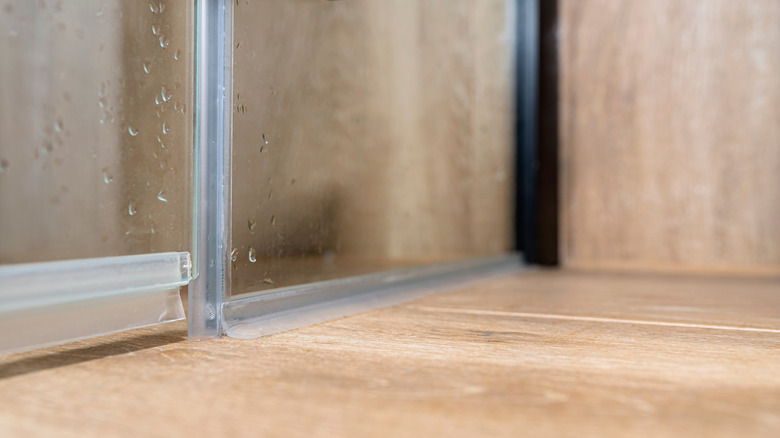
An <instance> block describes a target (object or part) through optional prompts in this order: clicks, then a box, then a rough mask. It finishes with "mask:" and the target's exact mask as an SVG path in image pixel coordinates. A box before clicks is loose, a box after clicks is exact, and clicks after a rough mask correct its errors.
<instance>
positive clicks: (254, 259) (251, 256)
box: [249, 246, 257, 263]
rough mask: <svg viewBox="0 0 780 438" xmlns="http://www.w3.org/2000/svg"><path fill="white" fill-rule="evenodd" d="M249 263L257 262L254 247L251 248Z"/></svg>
mask: <svg viewBox="0 0 780 438" xmlns="http://www.w3.org/2000/svg"><path fill="white" fill-rule="evenodd" d="M249 261H250V262H251V263H254V262H256V261H257V254H256V253H255V249H254V248H253V247H251V246H250V247H249Z"/></svg>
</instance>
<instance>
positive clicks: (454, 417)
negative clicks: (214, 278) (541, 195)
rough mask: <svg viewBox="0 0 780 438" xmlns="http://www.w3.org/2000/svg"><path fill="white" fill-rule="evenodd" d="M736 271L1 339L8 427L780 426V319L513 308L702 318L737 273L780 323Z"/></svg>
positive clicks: (763, 295) (369, 432)
mask: <svg viewBox="0 0 780 438" xmlns="http://www.w3.org/2000/svg"><path fill="white" fill-rule="evenodd" d="M730 281H731V280H729V281H722V280H712V279H707V278H685V277H679V278H673V277H668V278H667V277H639V276H637V277H633V276H625V275H619V276H598V277H597V278H590V279H589V277H588V275H585V274H577V273H567V272H536V273H533V272H529V273H524V274H520V275H515V276H511V277H505V278H500V279H495V280H490V281H486V282H484V283H483V284H480V285H479V286H476V287H470V288H468V289H464V290H461V291H457V292H453V293H449V294H442V295H438V296H431V297H428V298H425V299H423V300H419V301H416V302H412V303H409V304H406V305H402V306H397V307H393V308H388V309H382V310H378V311H373V312H367V313H364V314H360V315H356V316H352V317H349V318H342V319H340V320H336V321H331V322H328V323H324V324H319V325H316V326H312V327H307V328H303V329H299V330H294V331H291V332H287V333H280V334H277V335H273V336H269V337H266V338H262V339H257V340H252V341H245V340H234V339H221V340H219V341H216V342H207V343H189V342H186V341H185V340H184V337H185V332H184V329H185V326H184V325H183V324H182V323H174V324H169V325H167V326H161V327H156V328H147V329H142V330H136V331H133V332H127V333H122V334H117V335H112V336H108V337H104V338H102V339H98V340H91V341H81V342H78V343H74V344H70V345H67V346H61V347H56V348H50V349H47V350H40V351H34V352H29V353H23V354H16V355H11V356H5V357H2V358H0V393H1V394H2V395H3V397H2V399H0V435H1V436H4V437H5V436H30V435H52V434H56V435H58V436H71V435H72V436H95V435H100V436H105V435H109V436H111V435H114V436H139V435H142V436H171V435H184V434H187V435H189V436H225V435H228V434H231V435H236V436H469V437H471V436H513V437H515V436H577V437H582V436H602V437H603V436H607V437H609V436H631V435H640V436H670V435H674V436H688V435H696V436H740V437H744V436H778V434H779V433H780V335H779V334H777V333H772V332H744V331H738V330H713V329H707V328H697V327H687V326H657V325H642V324H636V325H634V324H622V323H614V322H608V321H588V320H576V319H548V318H532V317H531V318H529V317H522V316H521V317H518V316H517V315H515V314H516V313H518V312H517V311H518V310H521V311H523V312H528V311H532V310H533V311H544V312H547V313H549V312H552V313H554V311H555V310H556V309H558V308H561V309H563V310H565V312H564V313H563V315H575V316H576V315H577V311H580V312H581V314H582V315H606V316H608V317H618V316H619V317H621V318H637V317H639V316H642V317H644V316H646V315H644V314H643V313H642V312H643V311H644V310H646V309H645V308H644V307H643V306H645V307H646V306H656V307H658V308H659V309H660V310H656V312H657V314H654V316H653V318H655V320H657V321H661V320H663V318H667V320H670V321H673V322H674V321H677V319H675V318H677V316H678V314H679V313H684V314H685V315H686V316H685V318H683V319H684V320H685V321H694V322H711V321H709V320H708V319H707V317H708V315H716V316H718V315H721V316H722V315H724V314H730V313H729V312H731V310H729V309H721V311H722V312H723V313H721V314H719V313H717V312H716V310H717V306H718V305H732V304H733V303H732V301H729V300H731V298H728V291H729V290H732V289H733V290H741V291H742V296H749V297H750V300H749V301H750V303H752V304H751V305H750V306H748V304H745V303H743V304H742V307H739V309H740V311H743V312H746V313H744V314H742V315H741V318H742V319H741V320H740V319H738V318H737V317H736V316H737V315H736V314H735V315H734V316H733V317H732V318H731V319H728V318H725V319H724V318H721V319H722V320H726V321H727V322H731V323H736V322H738V323H740V324H742V325H743V326H744V325H761V326H767V327H776V324H775V323H776V322H775V323H773V322H772V321H771V315H772V310H774V311H777V309H778V307H777V301H776V295H777V292H778V290H777V288H776V287H772V284H771V283H769V284H767V285H765V284H764V283H760V282H759V283H753V282H751V281H748V280H746V279H740V280H738V281H737V280H735V281H734V283H733V284H731V283H729V282H730ZM714 284H721V285H722V286H720V289H718V288H717V287H715V286H713V285H714ZM723 284H726V285H725V286H723ZM739 284H742V286H739ZM697 285H698V286H697ZM775 285H776V284H775ZM713 287H715V289H713ZM696 290H698V293H697V292H695V291H696ZM577 291H580V292H579V294H580V295H579V304H578V302H577V297H578V295H577V294H578V292H577ZM713 291H714V292H713ZM713 293H714V295H713ZM591 294H595V296H591ZM686 294H687V295H688V296H687V297H686V298H685V299H682V298H679V296H678V295H686ZM713 297H714V298H713ZM718 297H720V298H718ZM586 298H587V299H586ZM599 303H601V304H599ZM637 303H639V304H637ZM681 303H682V304H681ZM685 303H687V304H685ZM683 304H685V305H683ZM694 304H695V305H697V306H698V308H701V309H708V310H707V311H706V312H703V316H702V315H699V313H697V312H692V311H690V309H689V310H687V311H686V312H687V313H686V312H681V311H677V310H670V309H668V308H669V307H670V306H678V307H684V308H687V307H692V306H693V305H694ZM620 306H625V308H626V309H627V310H626V313H623V314H621V313H620V312H618V310H617V309H618V308H619V307H620ZM751 306H752V307H751ZM633 307H638V309H633V310H631V309H632V308H633ZM431 309H447V310H448V311H436V310H431ZM449 310H454V311H455V312H452V311H449ZM469 310H477V311H479V312H483V313H479V312H477V313H468V312H466V311H469ZM485 310H487V311H495V312H504V314H490V313H484V311H485ZM664 312H666V313H664ZM750 312H753V314H756V315H759V319H760V323H758V324H753V323H752V322H751V321H750V318H751V315H752V314H751V313H750ZM643 315H644V316H643ZM691 315H693V316H691ZM719 317H720V316H719ZM714 322H718V323H723V321H721V320H718V321H714Z"/></svg>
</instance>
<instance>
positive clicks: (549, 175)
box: [535, 0, 560, 266]
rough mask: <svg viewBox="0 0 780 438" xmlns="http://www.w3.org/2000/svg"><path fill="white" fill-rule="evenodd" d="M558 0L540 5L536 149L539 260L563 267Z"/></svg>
mask: <svg viewBox="0 0 780 438" xmlns="http://www.w3.org/2000/svg"><path fill="white" fill-rule="evenodd" d="M558 23H559V18H558V1H557V0H542V1H541V3H540V5H539V64H538V66H539V70H538V75H539V76H538V77H539V87H538V96H539V100H538V112H537V115H538V125H537V129H538V131H537V132H538V137H537V146H536V158H537V170H536V171H537V177H536V236H535V239H536V240H535V244H536V245H535V246H536V251H535V257H536V258H535V261H536V263H538V264H540V265H548V266H556V265H558V264H559V261H560V257H559V253H558V251H559V245H558V239H559V235H560V233H559V212H558V193H559V191H558V187H559V175H558V150H559V145H558V65H559V50H558Z"/></svg>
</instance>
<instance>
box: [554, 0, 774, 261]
mask: <svg viewBox="0 0 780 438" xmlns="http://www.w3.org/2000/svg"><path fill="white" fill-rule="evenodd" d="M560 12H561V17H560V19H561V24H560V25H561V28H560V44H561V59H560V61H561V98H560V99H561V100H560V106H561V125H560V126H561V131H560V134H561V141H562V155H561V166H562V167H561V174H562V192H561V196H562V205H561V208H562V212H563V213H562V214H563V217H562V228H563V230H562V231H563V238H562V243H561V252H562V256H563V260H564V264H565V265H567V266H579V267H586V268H609V269H639V270H655V271H670V270H684V271H693V270H699V271H710V272H712V271H720V272H735V273H749V274H763V275H767V274H768V275H774V274H777V273H778V272H780V81H779V80H778V75H779V74H780V25H778V24H780V2H777V1H774V0H745V1H730V0H706V1H684V2H681V1H677V0H659V1H627V0H562V1H561V8H560Z"/></svg>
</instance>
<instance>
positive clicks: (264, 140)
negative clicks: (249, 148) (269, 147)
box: [263, 134, 268, 144]
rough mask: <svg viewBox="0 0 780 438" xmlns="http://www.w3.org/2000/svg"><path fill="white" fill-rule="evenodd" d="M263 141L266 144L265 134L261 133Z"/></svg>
mask: <svg viewBox="0 0 780 438" xmlns="http://www.w3.org/2000/svg"><path fill="white" fill-rule="evenodd" d="M263 143H265V144H268V139H267V138H266V137H265V134H263Z"/></svg>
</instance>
